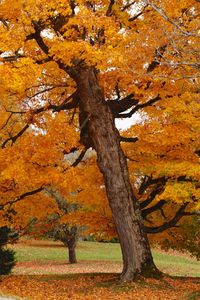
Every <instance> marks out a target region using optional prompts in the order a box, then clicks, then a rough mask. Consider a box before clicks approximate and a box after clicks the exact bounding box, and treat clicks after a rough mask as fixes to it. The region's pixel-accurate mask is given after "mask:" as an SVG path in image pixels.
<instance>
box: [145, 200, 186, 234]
mask: <svg viewBox="0 0 200 300" xmlns="http://www.w3.org/2000/svg"><path fill="white" fill-rule="evenodd" d="M188 204H189V203H184V204H183V205H182V206H181V207H180V208H179V209H178V210H177V212H176V214H175V216H174V217H173V218H172V219H171V220H170V221H168V222H165V223H163V224H162V225H160V226H157V227H147V226H144V230H145V232H146V233H159V232H163V231H165V230H167V229H169V228H172V227H175V226H176V225H177V223H178V222H179V221H180V220H181V218H182V217H183V216H184V214H185V208H186V207H187V206H188Z"/></svg>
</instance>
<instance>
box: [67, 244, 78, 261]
mask: <svg viewBox="0 0 200 300" xmlns="http://www.w3.org/2000/svg"><path fill="white" fill-rule="evenodd" d="M68 253H69V263H70V264H75V263H77V259H76V243H71V244H69V245H68Z"/></svg>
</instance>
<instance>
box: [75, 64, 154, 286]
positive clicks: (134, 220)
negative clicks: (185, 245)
mask: <svg viewBox="0 0 200 300" xmlns="http://www.w3.org/2000/svg"><path fill="white" fill-rule="evenodd" d="M72 77H73V78H74V80H75V81H76V83H77V89H78V94H79V101H80V109H81V110H83V113H84V115H85V116H86V118H87V126H88V130H89V136H90V139H91V140H92V146H93V147H94V149H95V150H96V152H97V157H98V161H97V163H98V166H99V169H100V171H101V172H102V174H103V177H104V181H105V186H106V192H107V197H108V201H109V204H110V207H111V209H112V213H113V218H114V221H115V224H116V228H117V232H118V236H119V240H120V245H121V249H122V255H123V264H124V266H123V272H122V274H121V279H122V280H123V281H129V280H132V279H134V278H135V276H137V275H138V274H145V273H147V272H149V273H150V272H155V271H156V267H155V265H154V262H153V258H152V255H151V251H150V247H149V243H148V240H147V236H146V234H145V232H144V230H143V225H142V220H141V217H140V211H139V206H138V203H137V201H136V199H135V198H134V195H133V191H132V188H131V185H130V181H129V174H128V167H127V162H126V159H125V156H124V153H123V151H122V149H121V147H120V136H119V132H118V130H117V129H116V127H115V123H114V117H113V115H112V112H111V110H110V108H109V106H108V105H107V104H106V101H105V99H104V96H103V94H102V91H101V88H100V86H99V84H98V80H97V77H96V74H95V70H94V69H93V68H89V67H85V66H84V67H79V69H77V70H76V72H73V74H72Z"/></svg>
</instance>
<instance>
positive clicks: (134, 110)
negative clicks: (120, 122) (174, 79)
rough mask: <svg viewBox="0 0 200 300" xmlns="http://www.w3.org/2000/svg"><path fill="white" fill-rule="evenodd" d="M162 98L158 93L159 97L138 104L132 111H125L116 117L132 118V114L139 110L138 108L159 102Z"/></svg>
mask: <svg viewBox="0 0 200 300" xmlns="http://www.w3.org/2000/svg"><path fill="white" fill-rule="evenodd" d="M160 99H161V97H160V95H158V96H157V97H155V98H153V99H150V100H148V101H147V102H145V103H143V104H138V105H136V106H135V107H134V108H133V109H131V111H130V112H128V113H123V114H118V115H116V116H115V118H130V117H132V115H133V114H134V113H135V112H137V111H138V110H140V109H142V108H145V107H148V106H152V105H153V104H154V103H156V102H158V101H159V100H160Z"/></svg>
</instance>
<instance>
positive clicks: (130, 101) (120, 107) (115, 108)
mask: <svg viewBox="0 0 200 300" xmlns="http://www.w3.org/2000/svg"><path fill="white" fill-rule="evenodd" d="M118 93H119V92H118ZM133 96H134V94H130V95H128V96H127V97H125V98H123V99H121V100H108V101H106V103H107V104H108V105H109V107H110V109H111V111H112V113H113V115H114V116H118V114H119V113H121V112H124V111H126V110H127V109H129V108H131V107H133V106H134V105H136V104H138V102H139V100H136V99H134V98H133Z"/></svg>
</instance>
